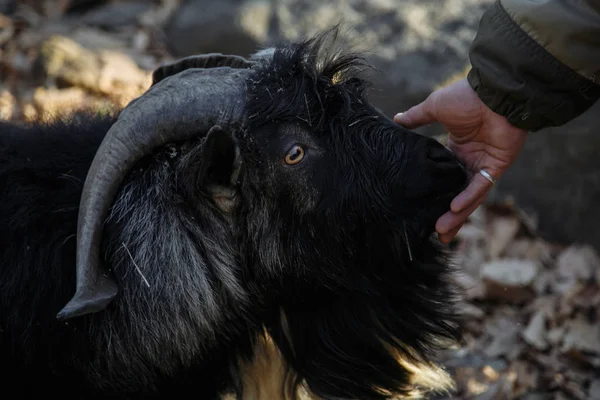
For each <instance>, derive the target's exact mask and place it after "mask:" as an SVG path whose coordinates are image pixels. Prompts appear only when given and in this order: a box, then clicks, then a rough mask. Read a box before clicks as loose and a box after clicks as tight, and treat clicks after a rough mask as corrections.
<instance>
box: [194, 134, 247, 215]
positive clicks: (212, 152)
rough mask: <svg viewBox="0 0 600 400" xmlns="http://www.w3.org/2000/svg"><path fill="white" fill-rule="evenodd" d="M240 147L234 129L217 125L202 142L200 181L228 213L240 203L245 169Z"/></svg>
mask: <svg viewBox="0 0 600 400" xmlns="http://www.w3.org/2000/svg"><path fill="white" fill-rule="evenodd" d="M241 164H242V163H241V157H240V149H239V146H238V144H237V141H236V139H235V137H234V136H233V133H232V132H231V131H228V130H224V129H222V128H221V127H220V126H218V125H216V126H213V127H212V128H211V129H210V130H209V131H208V134H207V135H206V139H205V140H204V144H203V146H202V154H201V161H200V169H199V170H198V184H199V186H200V187H201V188H203V190H206V191H207V193H208V194H209V195H210V196H211V197H212V199H213V201H214V202H215V205H216V206H217V207H218V208H219V209H220V210H221V211H223V212H224V213H227V214H229V213H231V212H232V211H233V209H234V208H235V205H236V203H237V190H236V186H237V180H238V176H239V174H240V170H241Z"/></svg>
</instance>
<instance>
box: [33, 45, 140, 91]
mask: <svg viewBox="0 0 600 400" xmlns="http://www.w3.org/2000/svg"><path fill="white" fill-rule="evenodd" d="M35 65H36V69H35V70H36V72H37V74H38V75H39V76H40V77H41V78H42V79H45V80H46V82H50V83H52V82H53V83H54V84H55V85H56V86H58V87H64V86H67V87H72V86H75V87H79V88H83V89H85V90H87V91H90V92H94V93H99V94H104V95H107V96H109V97H111V98H113V99H118V102H119V103H123V102H124V103H127V102H128V101H130V100H131V99H132V98H134V97H136V96H138V95H139V94H141V93H142V91H143V90H145V89H146V88H147V87H148V86H149V85H150V82H151V71H145V70H142V69H141V68H139V67H138V66H137V65H136V64H135V63H134V62H133V61H132V60H131V59H130V58H129V57H128V56H127V55H125V54H122V53H120V52H115V51H108V50H105V51H97V52H92V51H90V50H88V49H85V48H84V47H82V46H81V45H79V44H78V43H77V42H75V41H73V40H71V39H68V38H66V37H62V36H53V37H51V38H50V39H49V40H48V41H47V42H45V43H44V44H43V46H42V49H41V51H40V56H39V57H38V59H37V60H36V63H35Z"/></svg>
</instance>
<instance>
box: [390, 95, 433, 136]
mask: <svg viewBox="0 0 600 400" xmlns="http://www.w3.org/2000/svg"><path fill="white" fill-rule="evenodd" d="M432 104H433V102H432V101H431V97H428V98H427V99H426V100H425V101H424V102H422V103H420V104H417V105H416V106H414V107H411V108H410V109H409V110H408V111H406V112H403V113H399V114H396V116H394V122H395V123H397V124H398V125H402V126H403V127H405V128H407V129H414V128H418V127H420V126H423V125H427V124H431V123H434V122H436V118H435V113H434V112H433V107H432Z"/></svg>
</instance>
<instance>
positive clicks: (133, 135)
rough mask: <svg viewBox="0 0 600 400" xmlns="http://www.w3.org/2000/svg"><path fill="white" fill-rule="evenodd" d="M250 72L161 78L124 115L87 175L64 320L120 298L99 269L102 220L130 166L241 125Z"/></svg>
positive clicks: (192, 71) (208, 71)
mask: <svg viewBox="0 0 600 400" xmlns="http://www.w3.org/2000/svg"><path fill="white" fill-rule="evenodd" d="M248 74H249V70H247V69H237V68H231V67H217V68H210V69H198V68H190V69H186V70H184V71H182V72H179V73H178V74H175V75H171V76H169V77H168V78H165V79H162V80H161V81H160V82H159V83H158V84H156V85H155V86H152V87H151V88H150V89H149V90H148V91H147V92H146V93H145V94H144V95H143V96H141V97H139V98H137V99H136V100H135V101H133V102H131V103H130V104H129V105H128V106H127V107H125V109H123V111H122V112H121V114H120V116H119V118H118V120H117V122H116V123H115V124H114V125H113V126H112V127H111V128H110V130H109V131H108V133H107V134H106V137H105V138H104V140H103V141H102V143H101V145H100V147H99V149H98V151H97V153H96V156H95V157H94V160H93V161H92V165H91V167H90V170H89V172H88V175H87V177H86V180H85V183H84V187H83V192H82V197H81V202H80V209H79V217H78V225H77V255H76V256H77V257H76V262H77V267H76V274H77V288H76V293H75V295H74V296H73V298H72V299H71V300H70V301H69V303H68V304H67V305H66V306H65V307H64V308H63V309H62V310H61V311H60V312H59V313H58V314H57V318H58V319H61V320H65V319H69V318H73V317H77V316H81V315H85V314H89V313H94V312H98V311H101V310H103V309H105V308H106V306H107V305H108V304H109V303H110V302H111V301H112V300H113V299H114V298H115V297H116V295H117V292H118V287H117V284H116V282H115V281H114V280H113V279H112V278H111V277H110V276H108V274H107V271H105V270H104V269H103V268H101V258H100V244H101V233H102V227H103V223H104V220H105V219H106V217H107V216H108V212H109V208H110V205H111V204H112V201H113V198H114V197H115V195H116V193H117V190H118V188H119V186H120V184H121V182H122V181H123V179H124V178H125V176H126V174H127V173H128V171H129V170H130V169H131V168H132V166H133V165H134V164H135V163H136V162H137V161H138V160H140V159H141V158H142V157H144V156H145V155H147V154H149V153H150V152H152V151H153V150H154V149H156V148H158V147H160V146H163V145H165V144H166V143H169V142H173V141H180V140H185V139H189V138H193V137H197V136H199V135H205V134H206V133H207V132H208V130H209V129H210V128H211V127H212V126H214V125H220V126H222V127H224V128H226V127H229V126H231V124H233V123H236V122H241V121H242V119H243V114H244V104H245V101H246V91H245V80H246V77H247V76H248Z"/></svg>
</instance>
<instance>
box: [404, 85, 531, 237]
mask: <svg viewBox="0 0 600 400" xmlns="http://www.w3.org/2000/svg"><path fill="white" fill-rule="evenodd" d="M394 122H396V123H397V124H399V125H402V126H404V127H405V128H407V129H414V128H418V127H420V126H423V125H426V124H431V123H434V122H439V123H441V124H442V125H443V126H444V127H445V129H446V130H447V131H448V147H449V148H450V150H452V151H453V152H454V153H455V154H456V156H457V157H458V158H459V159H460V160H461V161H462V162H463V163H464V164H465V166H466V167H467V169H468V170H469V171H470V172H471V173H472V174H473V176H472V178H471V181H470V183H469V185H468V186H467V188H466V189H465V190H464V191H463V192H461V193H460V194H459V195H457V196H456V197H455V198H454V199H453V200H452V203H451V205H450V211H448V212H447V213H446V214H444V215H442V216H441V217H440V218H439V219H438V220H437V223H436V226H435V229H436V231H437V233H438V235H439V238H440V241H441V242H442V243H449V242H450V241H451V240H452V239H453V238H454V236H456V234H457V233H458V231H459V230H460V228H461V227H462V226H463V224H464V223H465V221H466V220H467V219H468V218H469V216H470V215H471V214H472V213H473V211H475V209H476V208H477V207H479V205H481V204H482V203H483V202H484V200H485V198H486V197H487V195H488V193H489V191H490V190H491V188H492V185H493V184H492V183H491V182H490V181H489V180H488V179H486V178H485V177H484V176H483V175H481V174H480V173H479V171H480V170H482V169H483V170H485V171H486V172H487V173H488V174H490V175H491V176H492V178H493V179H494V180H496V181H497V180H498V179H500V177H501V176H502V174H503V173H504V171H506V169H507V168H508V167H509V166H510V165H511V164H512V163H513V162H514V161H515V159H516V158H517V156H518V155H519V153H520V151H521V149H522V148H523V146H524V144H525V139H526V137H527V131H525V130H522V129H519V128H516V127H514V126H513V125H511V124H510V123H509V122H508V121H507V120H506V118H504V117H503V116H501V115H499V114H496V113H494V112H493V111H492V110H490V109H489V108H488V107H487V106H486V105H485V104H484V103H483V102H482V101H481V100H480V99H479V97H478V96H477V94H476V93H475V91H474V90H473V89H472V88H471V86H470V85H469V83H468V82H467V80H466V79H461V80H459V81H457V82H455V83H453V84H451V85H449V86H446V87H444V88H442V89H439V90H436V91H434V92H433V93H431V94H430V95H429V97H428V98H427V99H425V101H423V102H422V103H420V104H417V105H416V106H414V107H412V108H410V109H409V110H408V111H406V112H405V113H402V114H398V115H396V116H395V117H394Z"/></svg>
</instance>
